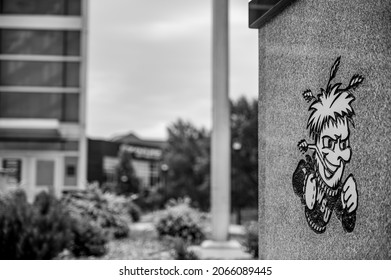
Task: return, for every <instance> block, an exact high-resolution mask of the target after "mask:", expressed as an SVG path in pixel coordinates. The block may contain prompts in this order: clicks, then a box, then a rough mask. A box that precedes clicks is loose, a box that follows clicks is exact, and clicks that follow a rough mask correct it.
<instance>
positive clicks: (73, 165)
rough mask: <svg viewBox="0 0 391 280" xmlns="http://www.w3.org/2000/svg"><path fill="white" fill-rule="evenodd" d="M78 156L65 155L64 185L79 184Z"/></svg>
mask: <svg viewBox="0 0 391 280" xmlns="http://www.w3.org/2000/svg"><path fill="white" fill-rule="evenodd" d="M77 160H78V158H77V157H65V158H64V166H65V170H64V171H65V174H64V185H65V186H68V187H69V186H76V185H77Z"/></svg>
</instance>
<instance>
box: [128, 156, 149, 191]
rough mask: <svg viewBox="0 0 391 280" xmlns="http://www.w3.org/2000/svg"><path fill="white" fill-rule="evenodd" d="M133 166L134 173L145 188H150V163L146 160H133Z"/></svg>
mask: <svg viewBox="0 0 391 280" xmlns="http://www.w3.org/2000/svg"><path fill="white" fill-rule="evenodd" d="M131 162H132V165H133V168H134V172H135V173H136V176H137V177H138V178H139V179H140V181H141V183H142V185H143V187H150V186H151V185H150V181H149V180H150V177H149V173H150V169H149V162H148V161H145V160H137V159H133V160H132V161H131Z"/></svg>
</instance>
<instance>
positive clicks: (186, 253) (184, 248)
mask: <svg viewBox="0 0 391 280" xmlns="http://www.w3.org/2000/svg"><path fill="white" fill-rule="evenodd" d="M172 243H173V253H172V255H173V258H174V260H198V257H197V255H196V254H195V253H194V252H193V251H190V250H188V245H187V243H186V242H185V241H184V240H183V239H182V238H178V237H176V238H174V239H173V241H172Z"/></svg>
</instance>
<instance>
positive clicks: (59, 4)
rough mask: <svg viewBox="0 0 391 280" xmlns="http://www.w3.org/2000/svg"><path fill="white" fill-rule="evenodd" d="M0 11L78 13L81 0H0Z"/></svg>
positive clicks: (14, 12)
mask: <svg viewBox="0 0 391 280" xmlns="http://www.w3.org/2000/svg"><path fill="white" fill-rule="evenodd" d="M0 13H1V14H33V15H80V14H81V0H0Z"/></svg>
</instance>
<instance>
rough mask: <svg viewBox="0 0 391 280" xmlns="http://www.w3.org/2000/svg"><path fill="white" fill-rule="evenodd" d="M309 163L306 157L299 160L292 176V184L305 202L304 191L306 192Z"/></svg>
mask: <svg viewBox="0 0 391 280" xmlns="http://www.w3.org/2000/svg"><path fill="white" fill-rule="evenodd" d="M306 166H307V163H306V161H305V160H304V159H302V160H300V161H299V164H298V165H297V167H296V170H295V172H294V173H293V176H292V186H293V191H294V192H295V194H296V195H297V196H298V197H300V199H301V202H302V203H303V204H305V199H304V192H305V178H306V176H307V173H308V171H307V167H306Z"/></svg>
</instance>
